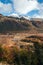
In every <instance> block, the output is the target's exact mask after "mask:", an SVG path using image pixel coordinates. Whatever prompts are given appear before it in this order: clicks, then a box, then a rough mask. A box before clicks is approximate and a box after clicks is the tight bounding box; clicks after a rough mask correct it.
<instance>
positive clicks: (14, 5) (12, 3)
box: [0, 0, 43, 18]
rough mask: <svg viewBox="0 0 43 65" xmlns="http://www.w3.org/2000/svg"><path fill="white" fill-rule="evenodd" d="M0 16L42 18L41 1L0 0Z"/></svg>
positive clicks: (42, 6)
mask: <svg viewBox="0 0 43 65" xmlns="http://www.w3.org/2000/svg"><path fill="white" fill-rule="evenodd" d="M0 14H3V15H5V16H8V15H13V16H18V15H21V16H29V17H36V18H43V0H0Z"/></svg>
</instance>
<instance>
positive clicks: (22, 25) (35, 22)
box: [0, 14, 43, 33]
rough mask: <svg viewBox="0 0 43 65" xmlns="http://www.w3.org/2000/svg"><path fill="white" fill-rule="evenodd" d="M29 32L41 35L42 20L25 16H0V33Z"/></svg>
mask: <svg viewBox="0 0 43 65" xmlns="http://www.w3.org/2000/svg"><path fill="white" fill-rule="evenodd" d="M15 31H19V32H21V31H29V32H34V33H35V32H42V33H43V19H37V18H31V19H30V18H29V17H26V16H23V17H20V16H19V17H18V16H17V17H16V16H3V15H1V14H0V33H3V32H4V33H6V32H15Z"/></svg>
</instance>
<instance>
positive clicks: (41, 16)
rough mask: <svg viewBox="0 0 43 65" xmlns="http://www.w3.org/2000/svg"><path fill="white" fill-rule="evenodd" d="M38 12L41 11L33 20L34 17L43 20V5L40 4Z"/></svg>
mask: <svg viewBox="0 0 43 65" xmlns="http://www.w3.org/2000/svg"><path fill="white" fill-rule="evenodd" d="M38 10H39V12H38V14H37V13H36V14H34V15H33V18H34V17H35V18H43V3H41V4H38Z"/></svg>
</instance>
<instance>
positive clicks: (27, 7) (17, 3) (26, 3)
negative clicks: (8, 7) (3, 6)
mask: <svg viewBox="0 0 43 65" xmlns="http://www.w3.org/2000/svg"><path fill="white" fill-rule="evenodd" d="M37 5H38V2H37V0H13V6H14V10H15V11H16V12H18V13H19V14H27V13H28V12H30V11H32V10H34V9H37Z"/></svg>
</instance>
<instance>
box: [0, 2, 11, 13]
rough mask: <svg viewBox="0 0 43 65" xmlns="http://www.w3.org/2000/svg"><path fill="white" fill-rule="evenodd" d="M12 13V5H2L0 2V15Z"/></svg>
mask: <svg viewBox="0 0 43 65" xmlns="http://www.w3.org/2000/svg"><path fill="white" fill-rule="evenodd" d="M10 12H12V5H11V4H10V3H8V4H4V3H2V2H0V13H10Z"/></svg>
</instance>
